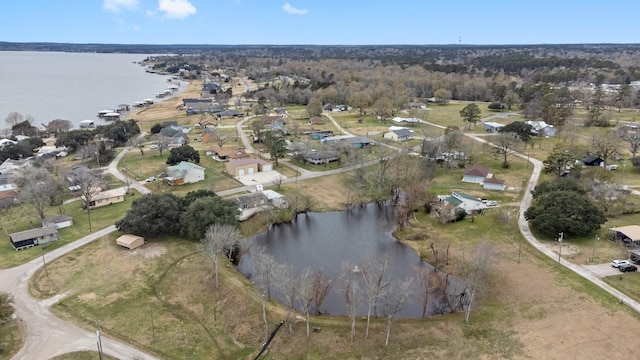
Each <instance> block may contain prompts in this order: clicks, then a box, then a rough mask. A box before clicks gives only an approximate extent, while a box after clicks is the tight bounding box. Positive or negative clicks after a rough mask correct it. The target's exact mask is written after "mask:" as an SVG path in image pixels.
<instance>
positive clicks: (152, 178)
mask: <svg viewBox="0 0 640 360" xmlns="http://www.w3.org/2000/svg"><path fill="white" fill-rule="evenodd" d="M145 181H146V182H152V181H156V178H155V177H153V176H151V177H148V178H147V179H146V180H145Z"/></svg>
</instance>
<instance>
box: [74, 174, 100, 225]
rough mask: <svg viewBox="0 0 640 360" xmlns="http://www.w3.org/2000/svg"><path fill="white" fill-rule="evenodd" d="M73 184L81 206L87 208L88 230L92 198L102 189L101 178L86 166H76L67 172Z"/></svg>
mask: <svg viewBox="0 0 640 360" xmlns="http://www.w3.org/2000/svg"><path fill="white" fill-rule="evenodd" d="M69 179H70V180H71V183H72V184H73V186H76V187H77V189H78V192H79V193H80V198H81V199H82V203H83V207H84V208H85V209H86V210H87V217H88V218H89V232H91V231H92V229H91V207H92V206H93V198H94V197H95V196H96V195H97V194H98V193H100V192H101V191H102V183H103V181H102V179H101V178H99V177H97V176H95V175H93V174H92V173H91V171H89V169H88V168H86V167H78V168H76V169H74V170H73V171H72V172H71V173H70V174H69Z"/></svg>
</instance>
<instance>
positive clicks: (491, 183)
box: [482, 177, 506, 191]
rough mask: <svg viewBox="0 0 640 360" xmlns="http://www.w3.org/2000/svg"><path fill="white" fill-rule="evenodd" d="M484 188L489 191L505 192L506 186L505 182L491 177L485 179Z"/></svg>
mask: <svg viewBox="0 0 640 360" xmlns="http://www.w3.org/2000/svg"><path fill="white" fill-rule="evenodd" d="M482 187H483V188H484V189H487V190H499V191H504V189H505V187H506V186H505V185H504V180H501V179H496V178H494V177H490V178H485V179H484V182H483V183H482Z"/></svg>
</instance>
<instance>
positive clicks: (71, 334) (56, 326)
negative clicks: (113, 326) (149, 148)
mask: <svg viewBox="0 0 640 360" xmlns="http://www.w3.org/2000/svg"><path fill="white" fill-rule="evenodd" d="M141 136H144V134H142V135H141ZM128 150H129V147H127V148H125V149H123V151H121V152H120V154H118V156H117V157H116V158H115V159H114V160H113V161H112V162H111V164H110V165H109V167H108V170H109V171H110V172H111V173H112V174H113V175H114V176H116V177H117V178H118V179H120V180H122V181H123V182H126V179H128V177H127V176H126V175H124V174H122V173H120V171H118V169H117V165H118V162H119V161H120V159H122V157H123V156H124V155H125V153H126V152H127V151H128ZM129 183H130V184H131V187H133V188H136V189H137V190H138V191H140V192H141V193H142V194H147V193H149V192H150V191H149V190H148V189H147V188H145V187H144V186H142V185H140V184H138V183H137V182H136V181H133V180H131V179H130V178H129ZM115 230H116V228H115V226H114V225H112V226H109V227H107V228H104V229H102V230H99V231H96V232H94V233H91V234H89V235H87V236H85V237H83V238H81V239H79V240H76V241H74V242H72V243H69V244H67V245H65V246H62V247H60V248H58V249H55V250H53V251H51V252H49V253H46V254H44V253H43V255H42V256H40V257H38V258H36V259H33V260H31V261H29V262H28V263H26V264H23V265H20V266H17V267H14V268H10V269H5V270H0V290H1V291H5V292H8V293H10V294H12V295H13V296H14V299H15V308H16V315H17V317H18V319H19V321H21V322H22V324H23V325H24V328H25V331H26V334H25V343H24V345H23V347H22V348H21V349H20V351H19V352H18V353H17V354H16V355H15V356H14V357H13V359H15V360H23V359H24V360H34V359H49V358H51V357H54V356H57V355H61V354H64V353H68V352H74V351H84V350H96V351H97V345H96V342H97V334H96V333H94V332H90V331H86V330H84V329H82V328H80V327H78V326H75V325H73V324H70V323H67V322H65V321H62V320H60V319H58V318H57V317H55V316H54V315H53V314H52V313H51V312H50V311H49V307H50V306H51V305H53V304H55V303H56V302H57V301H59V300H60V299H61V298H62V297H64V296H65V295H66V294H62V295H61V296H55V297H53V298H51V299H45V300H42V301H38V300H36V299H34V298H32V297H31V295H29V289H28V287H29V279H30V278H31V276H33V274H34V273H35V272H36V271H37V270H38V269H39V268H40V267H42V266H43V265H44V263H45V262H46V263H50V262H51V261H53V260H55V259H57V258H59V257H61V256H63V255H65V254H67V253H68V252H71V251H73V250H76V249H78V248H79V247H81V246H84V245H86V244H88V243H90V242H92V241H95V240H97V239H99V238H101V237H103V236H105V235H108V234H110V233H111V232H113V231H115ZM29 251H36V250H35V249H30V250H29ZM101 340H102V348H103V352H104V353H106V354H109V355H111V356H114V357H116V358H118V359H156V358H155V357H153V356H150V355H148V354H145V353H143V352H141V351H139V350H137V349H135V348H133V347H131V346H128V345H126V344H124V343H121V342H119V341H116V340H112V339H109V338H107V337H105V336H102V337H101Z"/></svg>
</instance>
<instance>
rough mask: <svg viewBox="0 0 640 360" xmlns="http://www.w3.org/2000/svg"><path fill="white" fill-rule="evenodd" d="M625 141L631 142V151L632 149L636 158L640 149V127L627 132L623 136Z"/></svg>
mask: <svg viewBox="0 0 640 360" xmlns="http://www.w3.org/2000/svg"><path fill="white" fill-rule="evenodd" d="M622 138H623V139H624V141H626V142H627V143H628V144H629V151H631V154H632V156H633V157H634V158H635V157H636V155H637V154H638V151H640V131H638V129H636V130H634V131H631V132H627V133H626V134H624V135H623V137H622Z"/></svg>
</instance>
